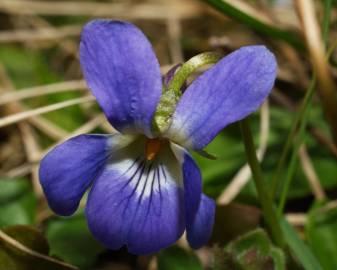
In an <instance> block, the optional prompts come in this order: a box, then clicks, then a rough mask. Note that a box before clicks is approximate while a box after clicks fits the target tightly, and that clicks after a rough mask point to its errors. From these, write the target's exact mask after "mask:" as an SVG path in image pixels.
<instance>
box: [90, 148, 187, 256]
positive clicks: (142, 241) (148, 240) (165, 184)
mask: <svg viewBox="0 0 337 270" xmlns="http://www.w3.org/2000/svg"><path fill="white" fill-rule="evenodd" d="M138 148H139V149H140V151H138ZM144 149H145V148H144V145H143V143H142V142H136V143H135V144H133V145H130V147H128V148H127V149H126V150H125V152H124V153H122V152H121V153H120V154H119V158H116V159H114V160H111V161H109V164H108V165H107V167H106V168H105V170H104V171H103V173H102V174H101V175H100V177H99V178H98V179H97V180H96V181H95V183H94V185H93V188H92V190H91V191H90V194H89V198H88V202H87V208H86V215H87V219H88V225H89V228H90V230H91V232H92V233H93V235H94V236H95V237H96V238H97V240H99V241H101V242H102V243H103V244H105V245H106V246H107V247H108V248H111V249H119V248H121V247H122V246H123V245H127V247H128V250H129V252H131V253H134V254H148V253H152V252H156V251H159V250H160V249H162V248H165V247H167V246H169V245H171V244H173V243H174V242H175V241H177V240H178V239H179V237H180V236H181V235H182V233H183V231H184V229H185V218H184V213H185V210H184V197H183V188H182V183H181V182H182V175H181V168H180V165H179V163H178V162H177V161H176V159H175V157H174V156H173V154H172V152H170V151H164V152H163V153H162V154H160V156H158V159H157V160H156V161H154V162H150V161H147V160H146V159H144V157H143V155H142V154H141V151H144ZM168 150H169V149H168Z"/></svg>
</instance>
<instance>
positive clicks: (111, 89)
mask: <svg viewBox="0 0 337 270" xmlns="http://www.w3.org/2000/svg"><path fill="white" fill-rule="evenodd" d="M80 61H81V67H82V70H83V74H84V77H85V79H86V81H87V84H88V86H89V88H90V89H91V91H92V93H93V95H94V96H95V97H96V99H97V101H98V103H99V104H100V106H101V108H102V109H103V111H104V113H105V115H106V116H107V118H108V120H109V121H110V123H111V124H112V125H113V126H114V127H115V128H116V129H118V130H119V131H120V132H122V133H123V132H126V133H128V132H130V133H138V132H141V133H144V134H146V135H148V136H151V123H152V117H153V114H154V112H155V109H156V106H157V103H158V101H159V99H160V96H161V92H162V82H161V75H160V67H159V64H158V60H157V58H156V56H155V54H154V52H153V49H152V47H151V44H150V43H149V41H148V40H147V38H146V37H145V36H144V34H143V33H142V32H141V31H140V30H139V29H138V28H137V27H136V26H134V25H133V24H131V23H127V22H121V21H110V20H94V21H91V22H89V23H88V24H87V25H86V26H85V27H84V29H83V32H82V36H81V43H80Z"/></svg>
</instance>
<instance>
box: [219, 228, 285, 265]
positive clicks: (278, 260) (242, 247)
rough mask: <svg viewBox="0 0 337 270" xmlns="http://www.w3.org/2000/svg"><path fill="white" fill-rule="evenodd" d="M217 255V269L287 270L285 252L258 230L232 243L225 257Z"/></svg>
mask: <svg viewBox="0 0 337 270" xmlns="http://www.w3.org/2000/svg"><path fill="white" fill-rule="evenodd" d="M219 256H221V255H220V254H217V257H216V260H218V263H216V269H219V270H220V269H242V270H264V269H275V270H285V269H286V268H285V255H284V253H283V251H282V250H281V249H279V248H277V247H275V246H273V244H272V243H271V241H270V239H269V238H268V235H267V233H266V232H265V231H264V230H262V229H256V230H254V231H250V232H248V233H247V234H244V235H242V236H240V237H239V238H237V239H236V240H234V241H232V242H231V243H229V244H228V245H227V247H226V248H225V249H224V253H223V255H222V256H223V257H222V258H219Z"/></svg>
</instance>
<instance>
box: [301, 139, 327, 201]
mask: <svg viewBox="0 0 337 270" xmlns="http://www.w3.org/2000/svg"><path fill="white" fill-rule="evenodd" d="M299 157H300V161H301V164H302V168H303V171H304V174H305V176H306V177H307V179H308V183H309V185H310V187H311V190H312V192H313V194H314V196H315V198H316V199H317V200H324V199H325V198H326V195H325V192H324V189H323V188H322V186H321V183H320V181H319V179H318V176H317V173H316V172H315V169H314V166H313V165H312V162H311V159H310V157H309V154H308V151H307V148H306V146H305V145H304V144H303V145H302V146H301V147H300V149H299Z"/></svg>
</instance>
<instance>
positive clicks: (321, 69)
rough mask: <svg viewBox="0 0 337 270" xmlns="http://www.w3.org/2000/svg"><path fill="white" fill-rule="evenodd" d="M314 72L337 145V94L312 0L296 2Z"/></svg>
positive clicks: (296, 0) (297, 0)
mask: <svg viewBox="0 0 337 270" xmlns="http://www.w3.org/2000/svg"><path fill="white" fill-rule="evenodd" d="M295 3H296V7H297V12H298V15H299V18H300V20H301V23H302V26H303V27H302V28H303V31H304V35H305V37H306V43H307V47H308V50H309V54H310V58H311V60H312V65H313V68H314V71H315V73H316V75H317V79H318V82H319V94H320V97H321V100H322V104H323V108H324V110H325V114H326V117H327V120H328V122H329V124H330V128H331V130H332V133H333V136H334V140H335V143H336V142H337V94H336V89H335V84H334V81H333V79H332V76H331V73H330V69H329V64H328V62H327V59H326V57H325V48H324V44H323V41H322V37H321V31H320V29H319V26H318V22H317V18H316V15H315V7H314V3H313V1H312V0H295Z"/></svg>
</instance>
